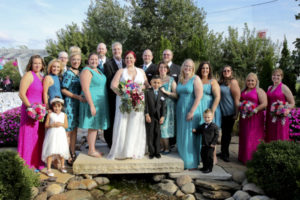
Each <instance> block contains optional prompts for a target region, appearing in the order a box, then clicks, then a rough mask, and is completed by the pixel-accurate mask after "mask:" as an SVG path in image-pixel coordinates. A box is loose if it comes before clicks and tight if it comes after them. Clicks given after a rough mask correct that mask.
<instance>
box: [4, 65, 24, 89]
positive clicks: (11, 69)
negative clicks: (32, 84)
mask: <svg viewBox="0 0 300 200" xmlns="http://www.w3.org/2000/svg"><path fill="white" fill-rule="evenodd" d="M7 75H9V77H10V78H11V80H12V81H13V83H14V84H13V89H14V90H16V91H18V90H19V85H20V81H21V76H20V73H19V71H18V66H14V63H13V62H12V61H11V62H8V63H6V64H5V65H4V66H3V69H2V70H0V77H2V78H3V79H4V78H5V77H6V76H7Z"/></svg>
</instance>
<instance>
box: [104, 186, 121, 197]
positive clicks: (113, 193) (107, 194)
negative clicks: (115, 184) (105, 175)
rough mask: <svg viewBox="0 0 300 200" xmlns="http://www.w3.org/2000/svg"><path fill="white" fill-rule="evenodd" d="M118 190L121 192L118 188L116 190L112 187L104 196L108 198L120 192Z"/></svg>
mask: <svg viewBox="0 0 300 200" xmlns="http://www.w3.org/2000/svg"><path fill="white" fill-rule="evenodd" d="M120 192H121V191H120V190H117V189H115V188H114V189H112V190H111V191H109V192H108V193H106V194H105V197H106V198H108V199H109V198H110V197H113V196H117V195H118V194H120Z"/></svg>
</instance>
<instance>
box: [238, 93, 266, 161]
mask: <svg viewBox="0 0 300 200" xmlns="http://www.w3.org/2000/svg"><path fill="white" fill-rule="evenodd" d="M243 100H248V101H251V102H252V103H254V104H255V105H256V106H257V105H259V99H258V94H257V91H256V88H254V89H253V90H251V91H249V92H247V93H246V90H245V91H243V92H242V93H241V101H243ZM240 116H241V115H240ZM239 123H240V126H239V127H240V132H239V155H238V159H239V160H240V161H241V162H243V163H244V164H245V163H246V162H247V161H248V160H251V159H252V154H253V153H254V152H255V151H256V148H257V146H258V144H259V143H260V142H261V140H263V138H264V112H263V111H259V112H258V113H257V114H254V115H252V116H251V117H249V118H248V117H246V118H245V119H243V118H242V117H240V120H239Z"/></svg>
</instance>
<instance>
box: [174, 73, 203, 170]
mask: <svg viewBox="0 0 300 200" xmlns="http://www.w3.org/2000/svg"><path fill="white" fill-rule="evenodd" d="M194 79H195V76H193V77H192V78H191V79H190V80H189V81H188V82H187V83H186V84H185V85H183V84H181V83H178V86H177V88H176V92H177V94H178V95H179V99H178V101H177V105H176V128H177V137H176V139H177V149H178V153H179V155H180V157H181V159H182V160H183V161H184V168H185V169H191V168H197V167H198V165H199V163H200V150H201V135H196V134H193V132H192V130H193V128H196V127H197V126H198V124H199V121H200V113H201V110H200V107H199V106H198V107H197V109H196V110H195V112H194V117H193V120H191V121H186V116H187V113H188V112H189V111H190V109H191V108H192V106H193V104H194V101H195V93H194Z"/></svg>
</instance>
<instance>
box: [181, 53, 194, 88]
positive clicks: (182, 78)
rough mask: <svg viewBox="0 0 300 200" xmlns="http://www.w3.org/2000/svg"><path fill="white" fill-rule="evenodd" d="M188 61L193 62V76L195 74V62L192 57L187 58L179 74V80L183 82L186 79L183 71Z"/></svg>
mask: <svg viewBox="0 0 300 200" xmlns="http://www.w3.org/2000/svg"><path fill="white" fill-rule="evenodd" d="M187 62H191V63H192V66H193V72H192V76H194V75H195V63H194V61H193V60H192V59H190V58H188V59H186V60H185V61H184V62H183V63H182V65H181V69H180V75H179V82H180V83H183V81H184V79H185V74H184V71H183V68H184V65H185V64H186V63H187Z"/></svg>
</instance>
